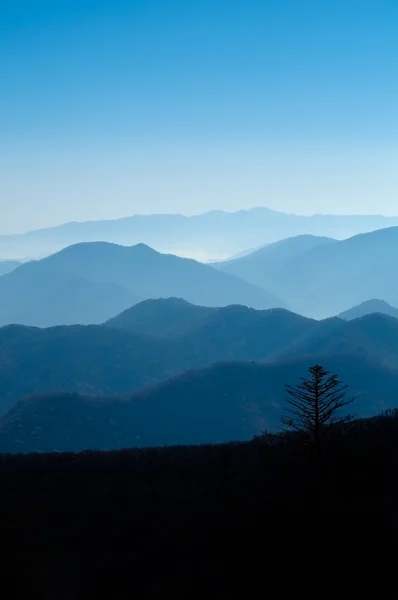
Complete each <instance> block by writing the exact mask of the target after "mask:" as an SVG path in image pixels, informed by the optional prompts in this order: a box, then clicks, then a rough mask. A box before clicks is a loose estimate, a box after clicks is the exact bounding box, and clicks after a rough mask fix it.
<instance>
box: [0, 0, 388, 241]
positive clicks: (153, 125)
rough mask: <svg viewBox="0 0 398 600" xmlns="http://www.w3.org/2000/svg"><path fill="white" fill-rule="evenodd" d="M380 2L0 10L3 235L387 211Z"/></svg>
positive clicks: (384, 14)
mask: <svg viewBox="0 0 398 600" xmlns="http://www.w3.org/2000/svg"><path fill="white" fill-rule="evenodd" d="M397 26H398V2H397V1H396V0H261V1H259V0H240V1H236V0H229V1H228V2H227V1H222V0H219V1H217V0H211V1H210V0H163V1H161V0H130V1H127V0H109V1H108V0H103V1H101V0H96V1H92V0H79V1H77V0H56V1H54V0H47V1H45V0H35V2H33V1H32V0H25V1H24V0H2V1H1V3H0V75H1V80H0V81H1V83H0V209H1V222H0V231H1V232H9V231H10V232H11V231H23V230H26V229H30V228H34V227H40V226H46V225H50V224H55V223H59V222H63V221H68V220H83V219H91V218H112V217H118V216H122V215H126V214H134V213H148V212H183V213H187V214H192V213H198V212H203V211H205V210H209V209H212V208H221V209H225V210H236V209H239V208H249V207H251V206H256V205H264V206H269V207H271V208H275V209H280V210H286V211H289V212H298V213H311V212H341V213H343V212H344V213H347V212H363V213H373V212H377V213H380V212H382V213H386V214H397V213H398V168H397V162H398V36H397V35H396V30H397Z"/></svg>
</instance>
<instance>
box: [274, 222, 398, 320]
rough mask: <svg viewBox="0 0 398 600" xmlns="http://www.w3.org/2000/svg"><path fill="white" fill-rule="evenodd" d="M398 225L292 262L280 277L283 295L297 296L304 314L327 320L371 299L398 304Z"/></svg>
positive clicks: (352, 238)
mask: <svg viewBox="0 0 398 600" xmlns="http://www.w3.org/2000/svg"><path fill="white" fill-rule="evenodd" d="M397 260H398V227H392V228H388V229H381V230H379V231H373V232H371V233H366V234H361V235H357V236H354V237H351V238H349V239H347V240H343V241H339V242H336V243H334V244H327V245H326V246H322V247H320V248H316V249H315V250H311V251H309V252H307V253H306V254H305V255H301V256H300V257H298V258H297V259H295V260H292V261H290V263H289V264H288V265H286V266H285V267H284V268H283V269H282V270H281V271H280V273H279V276H278V285H277V286H276V287H275V289H277V290H278V291H281V290H283V291H284V293H285V294H286V297H287V298H293V297H294V303H295V304H294V308H295V310H297V311H298V312H300V313H302V314H307V315H311V316H314V317H317V318H323V317H326V316H329V315H331V314H339V313H340V312H341V311H342V310H344V309H345V308H346V307H347V306H355V305H357V304H360V303H361V302H363V301H365V300H367V299H369V298H382V299H383V300H385V301H386V302H388V303H390V304H392V305H393V306H394V305H397V304H398V282H397V280H396V278H395V277H394V273H395V270H396V264H397Z"/></svg>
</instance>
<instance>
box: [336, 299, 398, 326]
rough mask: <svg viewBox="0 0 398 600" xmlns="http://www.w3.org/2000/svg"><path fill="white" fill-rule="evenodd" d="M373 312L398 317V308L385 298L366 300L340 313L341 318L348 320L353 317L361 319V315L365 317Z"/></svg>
mask: <svg viewBox="0 0 398 600" xmlns="http://www.w3.org/2000/svg"><path fill="white" fill-rule="evenodd" d="M372 313H378V314H384V315H389V316H390V317H395V318H396V319H398V308H394V307H393V306H391V305H390V304H388V302H385V301H384V300H377V299H373V300H366V301H365V302H362V303H361V304H359V305H358V306H353V307H352V308H349V309H348V310H345V311H344V312H342V313H340V314H339V318H340V319H344V320H346V321H352V320H353V319H359V318H360V317H364V316H365V315H370V314H372Z"/></svg>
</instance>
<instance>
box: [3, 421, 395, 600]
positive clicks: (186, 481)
mask: <svg viewBox="0 0 398 600" xmlns="http://www.w3.org/2000/svg"><path fill="white" fill-rule="evenodd" d="M311 456H312V458H311ZM397 466H398V410H395V411H389V412H388V413H385V414H382V415H380V416H378V417H374V418H371V419H359V420H354V421H352V422H351V423H350V424H349V426H348V427H347V425H346V424H344V425H342V424H341V423H336V424H334V425H331V428H330V435H328V436H327V437H325V439H324V442H323V447H322V454H321V455H320V457H318V458H317V459H316V460H314V458H313V455H309V454H308V450H307V448H306V447H305V445H303V440H302V437H301V433H300V432H293V433H287V432H282V433H280V434H272V435H268V434H265V435H262V436H260V437H258V438H256V439H254V440H253V441H251V442H245V443H229V444H223V445H218V446H217V445H214V446H213V445H209V446H191V447H168V448H159V449H141V450H139V449H136V450H126V451H114V452H84V453H81V454H72V453H70V454H66V453H65V454H43V455H40V454H31V455H25V456H24V455H14V456H10V455H2V456H1V457H0V480H1V494H0V515H1V519H2V521H1V522H2V527H1V529H2V534H1V545H2V551H3V552H2V556H3V558H2V563H1V570H2V586H3V588H4V589H10V590H11V591H12V595H10V596H9V597H17V598H19V597H21V598H28V597H29V598H32V597H39V598H41V600H46V599H47V598H48V599H50V598H51V599H52V600H53V599H54V598H60V599H61V598H73V599H80V598H84V599H86V598H96V597H104V598H117V599H119V598H123V599H124V598H135V597H137V598H161V597H164V596H165V595H166V594H168V595H169V596H170V597H189V598H191V597H192V598H196V597H198V598H230V597H236V596H237V595H238V597H239V596H240V597H252V596H253V595H256V596H258V595H259V594H261V595H264V597H267V596H271V597H273V596H274V595H275V593H278V594H283V595H285V594H287V593H289V594H291V593H294V594H295V597H303V598H304V597H306V598H308V597H310V598H328V597H335V594H336V593H339V594H340V595H342V596H349V595H351V594H353V595H354V594H358V593H359V592H361V593H362V591H363V590H366V591H367V592H370V591H371V588H372V581H373V580H372V577H373V578H375V579H374V581H375V585H376V588H375V591H376V592H377V593H379V594H380V593H381V594H382V595H383V597H394V596H393V594H392V595H390V596H388V595H387V594H384V592H383V590H384V588H385V587H387V591H388V585H389V583H388V582H389V577H390V570H389V564H390V563H389V560H390V561H392V560H393V558H394V554H393V551H392V550H391V553H390V548H392V540H393V539H394V537H395V536H396V534H397V529H398V518H397V509H396V506H397V502H398V486H397V485H396V479H397V477H396V473H397ZM361 550H362V551H361ZM369 566H371V571H370V570H369V571H367V570H366V569H367V568H368V567H369ZM381 575H382V577H381ZM391 576H392V572H391ZM376 578H377V579H376ZM390 591H392V590H390Z"/></svg>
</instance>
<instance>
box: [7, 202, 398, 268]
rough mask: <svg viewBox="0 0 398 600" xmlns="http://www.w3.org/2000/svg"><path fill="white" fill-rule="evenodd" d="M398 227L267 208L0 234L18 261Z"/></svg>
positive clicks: (379, 219) (232, 246)
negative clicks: (79, 247) (89, 248)
mask: <svg viewBox="0 0 398 600" xmlns="http://www.w3.org/2000/svg"><path fill="white" fill-rule="evenodd" d="M394 225H398V217H385V216H382V215H311V216H304V215H295V214H287V213H283V212H278V211H275V210H271V209H268V208H265V207H257V208H252V209H249V210H240V211H237V212H232V213H228V212H225V211H210V212H208V213H204V214H201V215H195V216H184V215H181V214H154V215H135V216H131V217H124V218H121V219H114V220H107V221H88V222H81V223H78V222H71V223H66V224H63V225H59V226H57V227H52V228H47V229H41V230H37V231H31V232H28V233H25V234H16V235H2V236H0V256H3V257H4V258H16V259H19V258H20V257H21V256H23V257H25V256H30V257H38V256H43V255H48V254H52V253H54V252H56V251H58V250H61V249H62V248H65V247H66V246H70V245H73V244H76V243H79V242H95V241H106V242H113V243H116V244H122V245H127V246H131V245H135V244H137V243H145V244H148V245H150V246H153V247H155V248H156V249H158V250H160V251H162V252H172V253H173V254H179V255H182V256H195V255H197V253H198V252H199V251H200V252H202V251H203V250H205V251H206V252H207V254H208V255H209V257H210V258H211V257H214V258H216V257H217V256H219V255H221V257H222V256H224V257H227V256H232V255H234V254H237V253H240V252H242V251H245V250H246V249H247V248H255V247H258V246H262V245H263V244H265V243H272V242H276V241H278V240H282V239H284V238H287V237H292V236H296V235H299V234H312V235H316V236H327V237H332V238H339V239H344V238H347V237H350V236H353V235H355V234H357V233H361V232H368V231H373V230H375V229H380V228H384V227H390V226H394Z"/></svg>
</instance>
